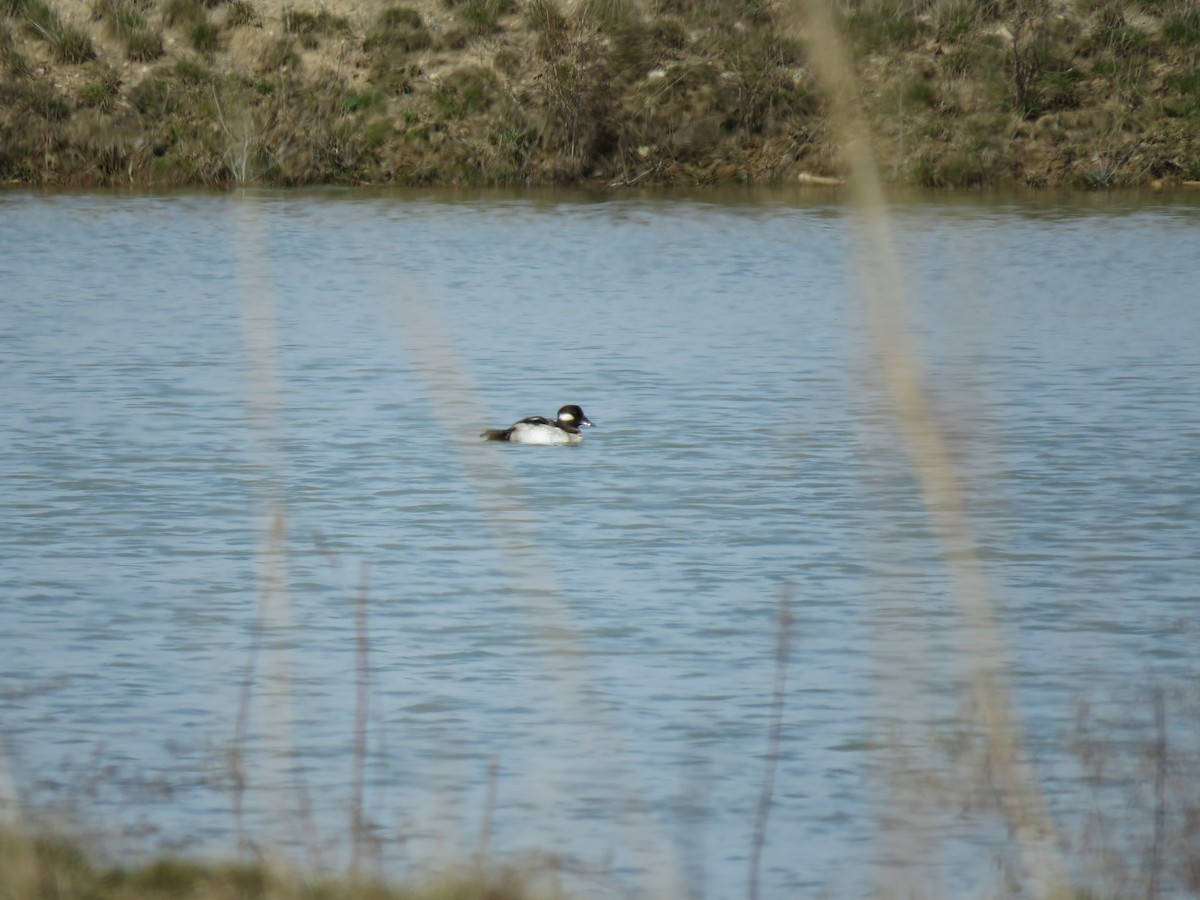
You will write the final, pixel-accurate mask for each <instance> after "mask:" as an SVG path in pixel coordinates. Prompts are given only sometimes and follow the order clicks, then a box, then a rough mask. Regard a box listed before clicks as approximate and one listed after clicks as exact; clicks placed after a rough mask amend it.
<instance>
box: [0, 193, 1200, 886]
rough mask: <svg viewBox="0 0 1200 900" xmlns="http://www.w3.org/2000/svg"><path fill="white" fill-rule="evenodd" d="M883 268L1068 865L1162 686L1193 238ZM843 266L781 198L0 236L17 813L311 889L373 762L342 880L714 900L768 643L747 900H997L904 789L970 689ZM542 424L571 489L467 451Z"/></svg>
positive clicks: (1189, 437)
mask: <svg viewBox="0 0 1200 900" xmlns="http://www.w3.org/2000/svg"><path fill="white" fill-rule="evenodd" d="M892 225H893V229H894V235H895V239H896V241H897V247H898V250H899V257H900V259H901V260H902V262H903V265H904V269H905V284H904V293H905V295H906V296H907V300H908V321H909V326H910V330H911V336H912V339H913V340H914V342H915V346H916V348H917V350H918V352H919V355H920V361H921V371H922V376H923V380H924V384H925V386H926V389H927V392H928V394H927V396H928V398H929V400H930V402H931V405H932V408H933V409H934V411H935V415H936V417H937V421H938V422H939V424H940V428H941V430H942V432H943V434H944V436H945V438H946V440H947V443H948V446H949V448H950V450H951V453H952V456H953V459H954V460H955V464H956V475H957V477H958V483H959V484H960V486H961V489H962V492H963V496H964V498H965V503H966V509H967V513H968V516H969V520H970V536H971V538H972V540H973V542H974V544H975V546H977V548H978V558H979V563H980V566H981V568H982V571H983V573H984V576H985V581H986V586H987V600H988V602H989V604H990V606H991V609H992V611H993V612H994V615H995V620H996V631H995V633H994V635H993V636H994V637H995V638H996V639H997V640H998V642H999V644H1000V645H1001V647H1002V648H1003V654H1004V659H1005V660H1006V666H1005V670H1004V673H1003V679H1002V683H1003V684H1004V685H1005V686H1006V687H1010V688H1011V690H1012V696H1013V703H1014V706H1015V713H1016V717H1017V719H1018V721H1019V722H1020V724H1021V726H1022V731H1023V737H1024V740H1025V746H1026V748H1027V751H1028V754H1027V755H1028V759H1029V761H1030V764H1031V771H1032V772H1033V777H1034V779H1035V781H1036V783H1037V784H1038V786H1039V787H1041V788H1042V790H1044V791H1045V792H1046V795H1047V797H1048V803H1049V806H1050V809H1051V814H1052V815H1053V817H1054V819H1055V822H1056V823H1057V824H1058V825H1059V826H1060V827H1062V828H1063V829H1064V830H1070V829H1073V828H1076V827H1077V826H1079V824H1080V822H1081V817H1082V816H1083V815H1084V814H1085V813H1086V810H1087V809H1088V808H1089V803H1090V802H1091V800H1090V794H1089V792H1088V788H1087V786H1086V784H1085V783H1084V781H1083V780H1082V777H1081V774H1080V771H1079V764H1078V761H1077V759H1076V758H1075V756H1074V755H1073V750H1072V746H1073V745H1072V736H1073V734H1075V730H1076V729H1077V727H1078V725H1077V719H1076V712H1077V704H1078V703H1079V702H1080V701H1081V700H1085V699H1086V700H1089V701H1091V702H1093V703H1098V704H1109V706H1106V707H1105V708H1106V709H1109V708H1111V709H1113V710H1120V709H1124V708H1126V707H1122V706H1121V704H1122V703H1125V704H1128V705H1129V708H1132V709H1133V710H1137V709H1139V708H1141V709H1144V706H1141V707H1139V705H1138V704H1139V698H1140V697H1142V695H1141V694H1139V690H1141V689H1142V688H1149V687H1151V686H1161V687H1164V688H1166V689H1168V690H1176V691H1179V692H1185V693H1186V692H1187V690H1188V686H1189V685H1191V684H1194V680H1195V677H1196V674H1197V673H1196V668H1197V667H1196V663H1195V658H1196V656H1195V647H1196V642H1197V636H1198V633H1200V617H1198V611H1200V607H1198V606H1197V601H1198V600H1200V554H1197V552H1196V548H1197V547H1200V356H1198V355H1197V352H1196V347H1197V346H1198V345H1200V304H1198V303H1197V294H1196V287H1195V286H1196V283H1197V276H1198V275H1200V263H1198V262H1197V258H1196V254H1195V247H1196V235H1197V233H1198V229H1200V204H1197V203H1190V202H1185V201H1182V200H1175V201H1172V200H1169V199H1161V198H1152V199H1149V200H1147V199H1146V198H1110V199H1107V200H1095V199H1091V200H1089V201H1088V202H1081V201H1078V200H1061V201H1043V202H1026V203H1017V202H1011V201H997V200H994V199H986V198H951V199H949V200H947V199H942V200H937V201H934V200H928V199H920V198H917V199H914V200H910V201H908V202H906V203H904V204H901V205H898V206H897V207H896V208H895V210H894V211H893V217H892ZM856 234H857V232H856V229H855V219H854V215H853V213H852V212H851V211H850V210H849V209H848V208H847V207H846V206H844V205H843V204H842V203H841V202H839V201H837V200H836V198H830V197H822V196H818V197H816V198H812V197H806V196H803V195H799V196H796V195H785V194H758V195H755V194H739V195H732V196H729V195H716V194H714V195H697V196H690V197H686V196H670V197H661V196H660V197H638V198H618V199H603V200H589V199H587V198H584V197H581V196H575V195H568V194H553V193H551V194H531V195H500V194H481V195H448V194H399V195H380V194H364V193H352V192H318V193H311V192H310V193H282V192H278V193H277V192H251V193H247V194H237V195H222V196H214V195H190V194H179V195H162V196H129V195H111V194H55V195H38V194H30V193H22V192H16V193H8V194H0V247H2V248H3V252H2V253H0V286H2V287H0V292H2V295H3V296H2V298H0V310H2V318H0V421H2V422H3V423H4V427H3V428H2V429H0V479H2V480H0V506H2V511H0V710H2V713H0V715H2V718H0V741H2V743H3V748H4V751H5V754H6V759H7V767H8V768H9V770H10V771H11V774H12V780H13V783H14V784H15V786H16V794H17V796H16V798H8V800H9V802H8V804H7V808H8V809H9V810H10V811H11V810H13V809H14V808H15V806H18V805H19V807H20V808H21V810H22V811H23V814H24V815H25V816H27V817H33V816H44V817H49V818H52V819H55V820H56V821H59V822H66V823H68V824H69V825H70V827H72V828H74V829H76V830H79V831H82V832H84V833H87V834H89V835H91V836H93V837H94V838H96V840H97V843H98V845H99V846H102V847H108V848H110V850H111V852H116V853H128V852H132V851H133V850H134V849H136V850H138V851H142V852H147V851H150V850H153V849H154V848H155V847H159V846H168V847H173V848H179V849H182V850H184V851H186V852H191V853H199V854H204V853H217V854H220V853H231V852H233V849H234V848H235V847H236V846H237V844H238V841H239V838H242V839H243V840H244V839H245V838H246V837H247V836H248V837H249V838H250V839H252V840H253V841H254V842H255V843H257V844H258V845H265V846H272V845H274V846H281V847H284V848H285V849H287V850H288V851H289V852H292V853H293V854H294V855H295V856H296V857H297V858H300V859H303V860H304V861H305V862H306V863H310V864H315V865H319V866H321V865H323V866H327V867H330V868H337V867H340V866H344V865H345V864H346V863H347V860H348V858H349V856H350V854H351V852H352V851H351V844H352V843H353V841H352V838H351V835H352V829H351V827H350V824H349V823H350V821H351V816H352V814H353V804H354V799H353V798H354V787H353V778H354V758H355V755H356V746H357V745H358V742H359V741H360V740H363V741H365V747H366V751H365V752H366V756H365V766H364V779H365V785H364V788H363V798H364V799H363V807H364V809H363V814H364V816H365V817H366V819H367V821H368V822H369V823H371V825H372V826H373V829H372V837H373V840H372V842H371V845H370V846H369V847H365V846H364V847H360V851H361V855H362V856H363V857H364V858H367V859H369V862H370V864H371V865H376V866H382V867H384V868H385V869H386V870H387V871H389V872H393V873H399V874H405V873H409V872H412V871H420V870H424V869H425V868H426V867H429V866H435V867H436V866H437V865H440V864H445V863H447V861H449V860H454V859H461V858H463V857H464V856H467V855H469V854H471V853H473V852H476V851H477V850H479V849H480V848H481V847H484V849H486V852H487V853H488V854H489V855H490V856H491V857H493V858H496V859H511V858H514V857H516V856H518V855H519V854H521V853H524V852H539V853H546V854H556V855H558V856H560V857H562V858H563V859H564V860H566V861H568V862H569V866H568V868H570V869H571V871H573V872H580V871H581V872H583V873H585V874H584V875H583V876H581V877H576V876H566V877H567V880H568V881H569V883H571V884H572V885H573V886H574V887H576V888H577V889H579V890H580V891H583V892H585V893H586V892H589V891H598V892H599V893H601V894H604V895H608V894H609V893H611V892H612V891H614V890H628V891H632V892H634V893H638V892H655V891H658V892H659V893H658V894H657V895H658V896H663V895H667V894H670V893H674V894H676V895H680V896H682V895H683V894H685V893H690V894H692V895H693V896H703V897H712V898H723V897H731V896H739V895H743V894H744V893H745V890H746V883H747V877H748V867H749V859H750V851H751V842H752V833H753V828H754V822H755V815H756V810H757V808H758V804H759V797H760V791H761V786H762V783H763V777H764V771H765V769H766V753H767V747H768V736H769V733H770V725H771V721H772V691H773V685H774V684H775V679H776V674H777V664H778V653H777V650H776V646H777V639H778V634H779V629H778V609H779V604H780V598H781V596H782V597H786V598H789V599H790V609H791V613H792V615H793V617H794V626H793V629H792V632H791V641H790V647H791V653H790V657H789V665H788V667H787V671H786V684H787V688H786V693H785V697H784V708H783V719H782V723H783V724H782V732H781V744H780V753H779V759H778V770H777V772H776V774H775V782H774V790H773V801H774V802H773V805H772V808H771V813H770V819H769V821H768V825H767V831H766V844H765V847H764V852H763V859H762V892H763V896H764V897H794V896H810V895H819V894H822V893H824V894H829V895H833V896H861V895H862V894H863V893H865V892H866V891H868V890H870V889H871V888H872V887H874V888H875V889H877V890H880V891H882V892H884V893H887V892H888V891H893V890H894V891H896V892H897V893H901V892H902V891H903V888H904V887H905V886H908V885H915V886H916V888H917V889H919V890H921V891H925V892H927V893H938V892H946V893H949V894H951V895H954V894H956V893H958V892H960V891H961V890H962V889H963V888H964V887H970V888H972V889H975V888H977V887H978V886H980V885H990V884H993V883H994V881H995V880H996V876H995V872H994V865H993V859H994V856H995V854H996V853H997V852H998V848H1003V847H1004V846H1005V841H1006V838H1005V829H1004V827H1003V825H1002V824H998V823H997V820H996V819H995V818H994V817H991V818H989V817H988V815H987V814H985V813H981V814H979V815H978V816H974V817H971V816H967V817H964V816H962V815H960V809H959V806H960V800H961V796H960V795H959V794H958V793H957V792H956V789H955V788H953V787H947V786H945V785H943V786H941V787H939V788H936V789H934V788H931V787H929V782H928V781H925V780H922V776H929V775H930V774H931V773H932V774H937V775H944V776H946V777H947V780H948V781H953V779H952V778H950V777H949V776H950V773H951V772H952V771H953V770H954V768H955V764H954V762H953V761H952V760H949V759H948V758H947V755H946V753H945V752H944V749H943V748H942V744H943V743H944V742H945V739H946V738H947V736H948V735H951V734H953V733H955V730H956V729H958V728H966V729H967V730H969V729H970V721H971V720H970V719H969V716H968V714H967V713H966V712H964V711H963V710H964V703H965V701H966V700H967V697H968V691H967V688H968V685H969V683H970V679H971V677H972V674H973V672H974V671H975V669H976V667H975V665H974V663H975V659H974V658H973V650H972V648H973V646H974V645H973V644H972V640H973V638H972V637H971V635H970V633H969V629H967V628H966V627H965V620H964V616H963V612H962V606H961V597H960V596H959V595H958V593H957V592H956V590H955V589H954V588H953V587H952V581H951V578H950V573H949V570H948V568H947V565H946V562H945V560H944V554H943V550H944V547H943V545H942V544H941V543H940V542H939V540H938V539H937V536H936V531H935V529H934V527H933V525H932V524H931V522H930V520H929V517H928V516H927V514H926V511H925V506H924V502H923V495H922V493H921V490H920V487H919V482H918V479H917V478H916V477H915V475H914V472H913V469H912V466H911V464H910V462H909V460H908V458H907V456H906V455H905V454H904V452H903V448H902V442H901V440H900V438H899V436H898V431H897V430H896V428H895V427H894V422H893V421H892V419H891V413H890V407H891V400H890V398H889V395H888V393H887V391H886V390H884V389H883V387H882V379H881V376H880V369H879V359H880V350H879V348H878V346H877V345H875V344H873V343H872V340H871V337H870V328H869V323H868V319H867V314H866V312H865V310H864V307H863V305H862V303H861V301H860V300H859V280H858V274H859V272H860V271H861V269H862V266H863V260H862V257H861V256H860V255H859V253H860V251H859V249H858V248H859V246H860V245H859V244H858V242H857V240H856ZM568 402H574V403H579V404H581V405H582V406H583V408H584V410H585V411H586V412H587V415H588V416H589V417H590V418H591V419H592V421H593V422H595V423H596V425H597V426H598V427H596V428H594V429H591V430H590V431H588V432H587V434H586V441H585V443H584V444H583V445H582V446H580V447H577V448H553V447H551V448H539V447H533V448H529V447H512V446H505V445H497V444H483V443H481V442H480V441H479V440H478V434H479V432H480V431H481V430H482V429H483V428H485V427H499V426H506V425H508V424H511V423H512V422H513V421H514V420H516V419H517V418H520V417H523V416H526V415H532V414H541V415H552V414H553V412H554V411H555V410H556V409H557V408H558V406H559V405H561V404H563V403H568ZM273 523H276V524H277V525H278V528H279V530H278V531H277V532H273V531H272V528H273ZM273 533H274V535H275V536H274V537H272V535H273ZM358 615H362V616H363V617H364V619H362V620H357V619H356V616H358ZM360 622H361V623H362V624H361V625H360ZM363 635H365V644H364V641H363V639H362V636H363ZM364 647H365V649H366V655H365V657H364V656H363V655H362V652H361V651H362V650H363V649H364ZM364 662H365V666H366V670H367V672H368V677H367V682H366V686H365V696H366V698H367V705H366V707H365V709H364V708H362V707H361V706H360V705H359V697H360V695H359V694H358V693H357V692H356V684H357V682H356V678H357V677H358V676H357V675H356V664H363V663H364ZM239 711H241V717H239ZM356 713H357V714H360V715H362V716H365V718H366V722H367V728H366V731H365V736H364V733H363V732H362V731H360V730H359V729H357V728H356ZM1118 715H1119V713H1118ZM239 722H241V724H239ZM1144 725H1145V722H1144V721H1142V720H1139V719H1138V717H1137V715H1136V714H1131V715H1129V716H1124V717H1119V724H1117V725H1115V726H1113V730H1112V733H1114V734H1116V733H1120V734H1124V735H1126V738H1122V739H1123V740H1126V742H1129V741H1133V740H1135V739H1136V736H1137V734H1138V733H1139V732H1138V729H1139V728H1142V727H1143V726H1144ZM232 746H240V747H242V748H243V749H244V752H245V757H246V768H245V771H244V773H242V774H244V776H245V778H246V788H245V790H244V791H241V792H239V791H238V790H236V789H235V788H234V786H233V783H232V782H233V773H232V771H231V769H230V765H229V762H228V751H229V749H230V748H231V747H232ZM900 757H903V758H904V759H905V760H906V762H905V763H904V764H900V763H898V762H897V759H899V758H900ZM959 762H961V760H959ZM906 779H907V781H906ZM897 782H900V786H897ZM490 797H493V798H494V799H489V798H490ZM914 798H915V802H914ZM239 807H240V808H241V809H242V814H241V815H240V816H239V815H238V813H237V810H238V808H239ZM56 817H57V818H56ZM1131 827H1136V825H1134V826H1131Z"/></svg>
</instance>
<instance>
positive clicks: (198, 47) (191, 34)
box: [187, 19, 221, 55]
mask: <svg viewBox="0 0 1200 900" xmlns="http://www.w3.org/2000/svg"><path fill="white" fill-rule="evenodd" d="M187 40H188V43H189V44H191V46H192V49H193V50H195V51H196V52H197V53H204V54H210V55H211V54H213V53H216V52H217V51H218V50H220V49H221V29H220V28H218V27H217V26H216V24H215V23H213V22H210V21H208V19H203V20H202V21H199V22H195V23H194V24H192V25H191V26H189V27H188V30H187Z"/></svg>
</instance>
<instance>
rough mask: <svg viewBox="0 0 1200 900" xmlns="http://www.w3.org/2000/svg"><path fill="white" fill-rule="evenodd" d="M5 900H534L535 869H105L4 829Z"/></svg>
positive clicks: (177, 863) (49, 841)
mask: <svg viewBox="0 0 1200 900" xmlns="http://www.w3.org/2000/svg"><path fill="white" fill-rule="evenodd" d="M0 871H2V872H3V873H4V876H3V879H0V898H3V900H41V898H46V900H50V898H53V900H259V898H272V900H534V898H538V897H549V896H558V894H557V892H556V893H555V894H550V893H547V892H546V891H543V890H539V889H537V888H536V887H535V886H534V884H533V882H534V873H533V871H532V870H529V871H525V870H521V869H513V868H508V869H500V868H497V869H492V870H488V871H476V872H471V871H468V872H466V873H465V874H463V875H459V876H455V877H447V878H442V879H438V880H433V881H430V882H429V883H427V884H424V885H420V886H408V887H400V886H395V885H388V884H385V883H382V882H376V881H369V880H361V879H353V878H350V879H334V878H329V877H321V878H314V877H301V876H298V875H297V874H295V873H294V872H289V871H287V870H285V869H280V868H276V867H271V866H268V865H264V864H261V863H199V862H194V861H188V860H182V859H174V858H163V859H160V860H157V861H155V862H153V863H150V864H147V865H144V866H139V867H135V868H121V867H115V866H102V865H99V864H97V863H96V862H95V860H93V859H92V858H91V857H90V856H89V855H88V854H86V853H85V852H84V851H83V850H82V849H81V848H80V847H79V845H78V844H76V843H73V842H70V841H66V840H62V839H59V838H50V837H38V838H29V837H26V836H22V835H18V834H15V833H13V832H11V831H4V830H0Z"/></svg>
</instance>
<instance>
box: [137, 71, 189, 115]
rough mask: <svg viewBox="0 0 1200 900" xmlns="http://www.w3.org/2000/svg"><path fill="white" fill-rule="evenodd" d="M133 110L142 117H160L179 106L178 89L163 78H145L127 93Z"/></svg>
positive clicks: (170, 112) (172, 111)
mask: <svg viewBox="0 0 1200 900" xmlns="http://www.w3.org/2000/svg"><path fill="white" fill-rule="evenodd" d="M129 99H130V101H131V102H132V103H133V106H134V108H135V109H136V110H137V111H138V112H139V113H141V114H142V115H143V116H148V117H154V118H156V117H160V116H166V115H170V114H172V113H174V112H175V111H176V110H177V109H178V106H179V89H178V88H177V87H176V86H175V85H174V84H172V83H171V82H170V81H168V80H167V79H165V78H147V79H146V80H145V81H143V82H142V83H141V84H138V85H137V86H135V87H134V88H133V90H131V91H130V92H129Z"/></svg>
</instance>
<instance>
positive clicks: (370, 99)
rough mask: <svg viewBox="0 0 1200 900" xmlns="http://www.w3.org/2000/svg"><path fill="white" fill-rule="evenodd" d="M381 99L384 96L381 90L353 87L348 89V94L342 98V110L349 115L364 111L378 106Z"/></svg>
mask: <svg viewBox="0 0 1200 900" xmlns="http://www.w3.org/2000/svg"><path fill="white" fill-rule="evenodd" d="M381 100H382V97H381V95H380V93H379V91H377V90H375V89H374V88H367V89H366V90H363V91H357V90H354V89H353V88H351V89H350V90H348V91H346V95H345V96H344V97H343V98H342V112H344V113H346V114H347V115H350V114H353V113H358V112H364V111H366V110H368V109H372V108H374V107H376V106H378V105H379V104H380V102H381Z"/></svg>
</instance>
